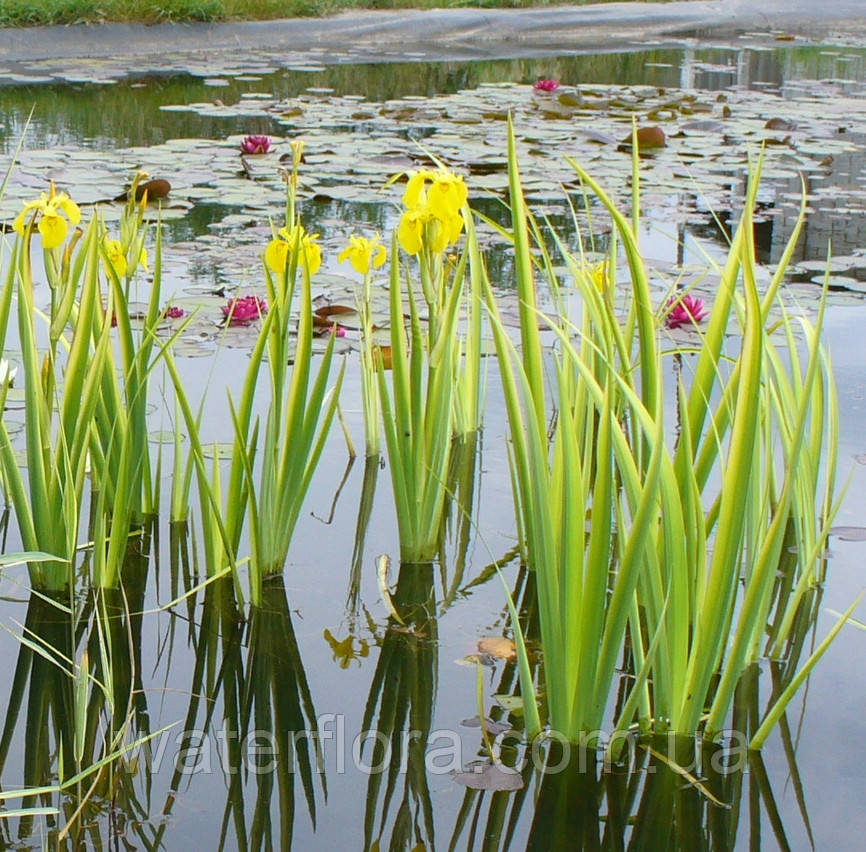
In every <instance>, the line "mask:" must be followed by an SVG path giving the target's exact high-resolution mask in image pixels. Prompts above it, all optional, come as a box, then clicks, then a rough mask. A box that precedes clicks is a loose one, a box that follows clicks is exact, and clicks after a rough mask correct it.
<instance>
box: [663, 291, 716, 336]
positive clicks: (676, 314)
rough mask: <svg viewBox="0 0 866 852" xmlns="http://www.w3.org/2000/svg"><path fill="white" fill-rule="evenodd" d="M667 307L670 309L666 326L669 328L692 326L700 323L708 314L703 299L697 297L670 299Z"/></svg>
mask: <svg viewBox="0 0 866 852" xmlns="http://www.w3.org/2000/svg"><path fill="white" fill-rule="evenodd" d="M667 306H668V307H669V308H670V310H669V311H668V315H667V317H665V325H666V326H667V327H668V328H679V327H680V326H682V325H685V326H692V325H694V324H695V323H699V322H700V321H701V320H702V319H703V318H704V317H705V316H706V315H707V313H708V311H707V309H706V308H705V307H704V302H703V299H698V298H696V297H695V296H683V297H682V298H680V299H674V298H670V299H668V304H667Z"/></svg>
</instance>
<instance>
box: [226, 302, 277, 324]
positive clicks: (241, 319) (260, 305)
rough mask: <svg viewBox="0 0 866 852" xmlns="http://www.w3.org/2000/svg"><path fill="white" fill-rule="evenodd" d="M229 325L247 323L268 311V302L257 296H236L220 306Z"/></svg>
mask: <svg viewBox="0 0 866 852" xmlns="http://www.w3.org/2000/svg"><path fill="white" fill-rule="evenodd" d="M222 312H223V316H224V317H225V318H226V320H227V321H228V323H229V325H249V324H250V323H251V322H253V321H255V320H257V319H259V318H260V317H263V316H264V315H265V314H266V313H267V312H268V303H267V302H266V301H265V300H264V299H260V298H259V297H258V296H238V297H237V298H236V299H230V300H229V301H228V302H226V304H224V305H223V306H222Z"/></svg>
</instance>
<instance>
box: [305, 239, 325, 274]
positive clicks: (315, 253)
mask: <svg viewBox="0 0 866 852" xmlns="http://www.w3.org/2000/svg"><path fill="white" fill-rule="evenodd" d="M302 248H303V251H302V252H301V264H302V266H303V267H304V268H305V269H306V270H307V272H308V273H309V274H310V275H315V274H316V273H317V272H318V271H319V267H320V266H321V265H322V248H321V246H319V245H317V244H316V243H314V242H313V241H312V239H310V238H309V237H307V238H306V239H305V240H304V241H303V243H302Z"/></svg>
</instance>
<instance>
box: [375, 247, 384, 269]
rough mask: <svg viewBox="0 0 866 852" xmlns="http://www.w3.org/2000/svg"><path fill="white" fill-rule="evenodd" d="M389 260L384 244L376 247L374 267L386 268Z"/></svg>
mask: <svg viewBox="0 0 866 852" xmlns="http://www.w3.org/2000/svg"><path fill="white" fill-rule="evenodd" d="M387 259H388V253H387V252H386V251H385V246H383V245H382V243H379V244H378V245H377V246H376V254H375V255H374V257H373V266H375V267H376V268H377V269H378V268H379V267H380V266H384V264H385V261H386V260H387Z"/></svg>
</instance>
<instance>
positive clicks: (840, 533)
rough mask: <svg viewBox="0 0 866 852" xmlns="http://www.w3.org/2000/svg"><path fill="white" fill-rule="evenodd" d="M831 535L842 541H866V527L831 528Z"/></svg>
mask: <svg viewBox="0 0 866 852" xmlns="http://www.w3.org/2000/svg"><path fill="white" fill-rule="evenodd" d="M830 535H834V536H836V538H838V539H841V540H842V541H866V527H830Z"/></svg>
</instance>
